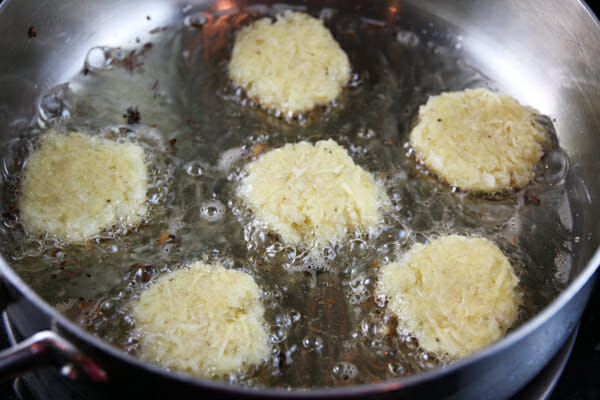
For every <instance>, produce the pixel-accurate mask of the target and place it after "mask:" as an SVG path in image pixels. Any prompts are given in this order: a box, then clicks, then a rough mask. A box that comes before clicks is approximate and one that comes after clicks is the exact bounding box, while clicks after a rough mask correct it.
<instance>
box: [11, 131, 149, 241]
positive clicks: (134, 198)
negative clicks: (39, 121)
mask: <svg viewBox="0 0 600 400" xmlns="http://www.w3.org/2000/svg"><path fill="white" fill-rule="evenodd" d="M147 176H148V172H147V167H146V163H145V160H144V150H143V149H142V148H141V147H140V146H138V145H136V144H133V143H117V142H114V141H112V140H108V139H104V138H99V137H91V136H88V135H83V134H80V133H71V134H68V135H65V134H59V133H57V132H54V131H50V132H48V133H46V134H44V135H43V136H42V137H41V145H40V147H39V148H38V149H36V150H35V151H33V152H32V153H31V155H30V156H29V158H28V159H27V163H26V165H25V169H24V171H23V180H22V184H21V191H22V195H21V197H20V199H19V209H20V215H21V218H22V220H23V224H24V225H25V227H26V228H27V229H28V230H30V231H33V232H36V233H40V234H46V233H49V234H52V235H55V236H57V237H60V238H62V239H63V240H65V241H67V242H72V243H76V242H82V241H85V240H87V239H89V238H91V237H93V236H94V235H96V234H98V233H100V232H101V231H102V230H103V229H106V228H109V227H111V226H113V225H117V224H119V225H122V226H132V225H135V224H138V223H139V222H141V220H142V218H143V217H144V216H145V215H146V213H147V208H146V196H147V190H148V182H147V181H148V177H147Z"/></svg>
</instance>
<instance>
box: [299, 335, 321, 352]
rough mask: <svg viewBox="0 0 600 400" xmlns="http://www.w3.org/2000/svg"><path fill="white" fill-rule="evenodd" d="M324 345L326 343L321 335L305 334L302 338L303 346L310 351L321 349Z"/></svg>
mask: <svg viewBox="0 0 600 400" xmlns="http://www.w3.org/2000/svg"><path fill="white" fill-rule="evenodd" d="M324 346H325V343H324V341H323V338H321V337H320V336H305V337H304V338H303V339H302V347H304V348H305V349H306V350H308V351H320V350H321V349H323V347H324Z"/></svg>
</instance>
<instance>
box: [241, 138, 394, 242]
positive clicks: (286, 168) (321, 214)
mask: <svg viewBox="0 0 600 400" xmlns="http://www.w3.org/2000/svg"><path fill="white" fill-rule="evenodd" d="M246 170H247V173H248V175H247V176H246V177H245V178H244V179H243V180H242V184H241V187H240V190H239V192H240V195H241V197H242V198H243V199H244V200H245V201H246V203H247V204H248V206H249V208H250V209H251V210H252V211H253V212H254V214H255V216H256V218H257V219H258V220H259V221H260V222H262V223H266V224H267V225H268V226H269V227H271V228H272V229H274V230H275V231H276V232H277V233H279V235H281V237H282V239H283V240H284V241H286V242H290V243H294V244H299V243H305V244H307V245H317V246H319V245H325V244H327V243H333V242H337V241H339V240H342V239H344V238H345V237H346V235H347V233H348V231H349V230H353V229H366V230H369V229H370V230H373V229H375V228H376V227H377V225H378V224H379V223H380V222H381V220H382V216H381V213H380V211H379V204H382V201H383V200H382V199H383V193H384V191H383V188H382V187H381V185H379V184H377V183H376V182H375V180H374V179H373V177H372V176H371V175H370V174H369V173H368V172H366V171H365V170H363V169H362V168H361V167H359V166H357V165H356V164H355V163H354V161H353V160H352V158H351V157H350V156H349V155H348V153H347V152H346V150H345V149H344V148H343V147H342V146H340V145H339V144H337V143H336V142H334V141H333V140H322V141H319V142H317V143H316V144H314V145H313V144H311V143H308V142H299V143H296V144H287V145H285V146H284V147H282V148H279V149H275V150H272V151H270V152H268V153H266V154H264V155H262V156H261V157H260V158H259V159H257V160H255V161H253V162H251V163H250V164H248V165H247V167H246Z"/></svg>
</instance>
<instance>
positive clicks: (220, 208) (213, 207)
mask: <svg viewBox="0 0 600 400" xmlns="http://www.w3.org/2000/svg"><path fill="white" fill-rule="evenodd" d="M224 215H225V206H224V205H223V203H221V202H220V201H217V200H211V201H207V202H206V203H204V204H202V206H201V207H200V216H202V218H204V219H205V220H207V221H209V222H216V221H218V220H220V219H221V218H223V216H224Z"/></svg>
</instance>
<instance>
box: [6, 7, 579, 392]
mask: <svg viewBox="0 0 600 400" xmlns="http://www.w3.org/2000/svg"><path fill="white" fill-rule="evenodd" d="M190 11H191V10H190ZM276 11H277V8H270V7H266V6H262V7H254V8H253V9H252V10H251V11H232V12H225V13H223V12H221V13H219V14H212V13H207V12H199V13H193V12H190V13H189V14H188V15H187V16H186V17H185V18H184V19H183V20H182V22H181V23H179V24H174V25H172V26H167V27H164V28H162V29H160V30H158V31H157V33H154V34H153V35H152V42H148V43H140V44H139V45H138V46H137V47H135V48H128V49H124V48H109V47H96V48H93V49H90V51H89V52H88V56H87V58H86V60H82V66H83V67H82V72H81V73H80V74H79V75H77V76H75V77H73V79H72V80H71V81H70V82H68V83H66V84H63V85H60V86H58V87H56V88H54V89H52V90H50V91H48V92H47V93H46V94H45V95H44V96H43V97H42V101H41V103H40V110H39V113H38V116H37V119H36V121H35V123H34V124H33V126H32V127H31V129H29V130H27V131H25V132H23V133H22V135H21V136H19V137H18V138H15V139H12V140H11V141H9V142H8V143H7V145H6V146H4V149H5V150H4V153H3V154H2V162H3V163H2V174H3V177H4V182H5V183H4V189H5V190H4V193H3V196H4V199H3V210H2V211H3V213H2V224H1V225H0V243H1V246H2V251H3V253H4V255H5V257H7V259H8V260H9V261H10V263H11V265H12V267H13V268H14V269H15V270H16V271H17V272H18V273H19V274H20V276H21V277H22V278H23V279H24V280H25V282H26V283H27V284H29V285H30V286H31V287H32V288H34V289H35V290H36V291H37V292H38V293H39V294H40V295H41V296H42V297H43V298H44V299H45V300H46V301H48V302H49V303H50V304H52V305H55V306H56V307H57V308H58V309H59V310H60V311H61V312H62V313H64V314H65V315H66V316H68V317H69V318H71V319H72V320H73V321H76V322H77V323H79V324H80V325H81V326H82V327H84V328H85V329H86V330H88V331H89V332H91V333H92V334H94V335H97V336H99V337H101V338H102V339H103V340H105V341H107V342H108V343H111V344H112V345H114V346H116V347H118V348H120V349H122V350H123V351H125V352H128V353H130V354H133V355H136V354H138V352H139V337H137V336H136V333H135V330H134V326H135V321H134V318H133V315H132V312H131V304H132V302H133V301H135V300H136V299H137V298H138V296H139V294H140V292H141V291H143V290H144V289H145V288H146V287H148V286H149V285H151V284H152V282H153V281H154V280H155V279H156V277H158V276H160V275H162V274H165V273H169V272H170V271H172V270H174V269H176V268H181V267H185V265H187V264H189V263H191V261H192V260H196V259H200V260H203V261H205V262H219V263H221V264H223V265H225V266H226V267H228V268H235V269H238V270H241V271H244V272H246V273H248V274H250V275H251V276H252V277H253V278H254V279H255V280H256V281H257V283H258V284H259V286H260V287H261V288H262V290H263V295H264V296H263V301H264V304H265V308H266V314H265V320H266V323H267V325H268V332H269V341H270V344H271V346H272V349H273V351H272V357H271V358H270V359H269V360H268V362H266V363H265V364H264V365H260V366H258V367H256V368H251V369H250V370H248V371H245V372H240V373H232V374H229V375H227V376H223V377H220V379H223V380H226V381H228V382H231V383H236V384H241V385H258V386H273V387H281V388H312V387H328V386H340V385H353V384H360V383H366V382H377V381H382V380H386V379H392V378H396V377H400V376H406V375H410V374H413V373H418V372H421V371H426V370H430V369H432V368H436V367H439V366H441V365H444V364H446V363H448V362H450V361H451V360H445V359H439V358H436V357H434V356H433V355H431V354H427V353H425V352H423V351H422V350H421V349H420V348H419V346H418V341H417V340H416V339H415V338H414V337H412V336H411V335H410V332H406V331H405V330H403V328H402V322H401V320H399V319H398V318H397V317H396V316H394V315H390V314H389V313H387V312H386V310H385V308H384V303H385V299H380V298H375V297H374V289H375V286H376V283H377V278H378V274H379V269H380V267H381V266H383V265H385V264H386V263H388V262H390V261H392V260H394V259H396V258H397V257H398V256H399V255H400V254H402V253H403V252H405V251H406V250H407V249H409V248H410V246H412V245H413V244H415V243H424V242H427V241H429V240H431V239H432V238H435V237H438V236H441V235H443V234H449V233H462V234H467V235H479V236H484V237H488V238H490V239H492V240H493V241H494V242H495V243H496V244H497V245H498V246H499V247H500V248H501V249H502V250H503V252H504V253H505V254H506V255H507V257H508V258H509V259H510V261H511V263H512V265H513V266H514V268H515V271H516V274H517V275H518V277H519V279H520V284H519V291H520V294H521V296H522V298H523V300H524V301H523V306H522V308H521V314H520V319H519V321H518V322H517V323H516V325H515V327H516V326H518V325H519V324H521V323H523V322H524V321H526V320H527V319H529V318H530V317H531V316H533V315H534V314H536V313H537V312H538V311H539V310H540V309H541V308H542V307H543V306H545V305H546V304H548V303H549V302H550V301H551V300H552V299H553V298H554V297H555V296H556V295H557V294H558V293H559V292H560V290H561V289H562V288H564V286H565V285H566V283H567V281H568V273H569V272H568V271H569V268H570V263H571V257H572V253H571V249H572V240H573V239H572V233H571V225H572V221H571V218H570V209H569V203H568V198H567V196H566V193H565V190H564V180H565V176H566V174H567V170H568V159H567V157H566V155H565V154H564V153H563V152H562V151H561V150H560V149H559V148H558V147H557V146H556V148H554V149H550V150H549V151H548V153H547V154H546V156H545V157H544V159H543V160H542V162H541V163H540V167H539V171H538V174H537V177H536V180H535V181H534V182H532V183H531V184H530V185H529V186H528V187H527V188H525V189H523V190H521V191H519V192H516V193H511V194H505V195H503V196H500V197H497V198H481V197H477V196H473V195H469V194H467V193H460V192H458V191H456V190H454V189H453V188H451V187H448V186H447V185H445V184H444V183H441V182H439V181H438V180H437V179H436V178H435V177H434V176H431V175H429V174H428V173H427V171H426V170H424V169H423V168H421V167H420V166H418V165H415V162H414V159H413V157H412V155H411V150H410V147H408V145H407V138H408V132H409V129H410V127H411V124H412V123H413V122H414V117H415V115H416V113H417V110H418V107H419V105H421V104H424V103H425V101H426V100H427V97H428V96H429V95H433V94H438V93H440V92H442V91H448V90H461V89H464V88H474V87H488V88H493V87H494V82H491V81H489V79H487V78H486V77H485V76H484V75H483V74H482V73H481V72H479V71H477V70H476V69H474V68H471V67H470V66H469V64H468V62H466V61H465V60H464V59H462V58H461V46H460V40H459V39H458V38H457V37H455V36H453V35H446V36H443V37H441V36H439V37H436V36H435V35H433V36H432V35H431V32H429V31H427V32H425V31H417V30H413V29H412V28H411V26H410V25H408V22H406V21H402V20H400V21H396V22H395V23H384V22H382V21H376V20H368V19H365V18H362V17H360V16H356V15H352V14H344V13H342V12H337V11H335V10H330V9H326V10H317V11H316V13H315V15H321V16H322V17H323V18H325V23H326V25H327V26H328V28H329V29H330V30H331V31H332V33H333V35H334V37H335V38H336V39H337V40H338V42H339V43H340V45H341V47H342V48H343V49H344V50H345V51H346V52H347V53H348V55H349V57H350V60H351V63H352V66H353V74H354V76H353V80H352V83H351V84H350V85H348V87H346V88H345V89H344V92H343V94H342V95H341V96H340V98H338V99H337V100H336V103H335V104H333V105H332V106H330V107H324V108H319V109H317V110H315V111H313V112H311V113H310V114H308V115H302V116H300V117H299V119H293V120H285V119H282V118H278V116H277V115H272V114H269V113H268V112H267V111H266V110H262V109H260V108H259V107H257V106H255V105H253V104H251V102H249V101H248V100H247V99H246V98H245V97H244V95H243V93H242V92H241V91H239V90H237V88H235V87H234V86H233V85H232V84H231V83H230V82H229V81H228V78H227V62H228V57H229V54H230V51H231V48H232V45H233V38H234V33H235V31H236V30H237V29H238V28H239V27H240V26H242V25H245V24H248V23H249V22H251V21H253V20H255V19H257V18H259V17H262V16H264V14H271V15H272V14H273V13H275V12H276ZM279 11H280V10H279ZM407 21H408V19H407ZM428 26H429V27H430V28H429V30H435V29H433V28H432V25H431V24H430V25H428ZM532 106H534V107H535V105H534V104H533V105H532ZM134 111H135V113H134ZM136 113H137V114H136ZM49 128H53V129H58V130H60V131H69V130H79V131H85V132H94V133H96V134H100V135H105V136H109V137H112V138H113V139H116V140H123V141H134V142H136V143H140V144H142V145H143V146H144V149H145V150H146V154H147V162H148V165H149V167H150V170H151V171H152V173H151V176H152V177H153V178H152V179H153V180H152V182H151V190H150V192H149V200H148V201H149V203H150V210H151V215H150V217H149V218H148V219H147V220H146V221H145V222H144V223H143V224H141V225H140V226H138V227H127V228H126V229H114V230H108V231H106V232H104V233H103V234H102V235H100V236H99V237H98V238H97V239H95V240H92V241H89V242H88V243H87V244H86V245H85V246H75V245H67V244H64V243H60V242H58V241H56V240H54V239H52V238H50V237H44V238H40V237H34V236H31V235H28V234H27V233H26V232H25V231H24V230H23V228H22V226H21V224H20V221H19V216H18V210H16V208H15V204H16V199H17V198H18V195H19V192H18V182H19V179H20V172H21V170H22V167H23V165H24V162H25V160H26V157H27V154H28V153H29V152H30V151H31V148H32V146H34V145H35V140H36V139H35V138H36V137H37V136H38V135H39V134H40V132H43V131H44V130H46V129H49ZM549 129H551V124H549ZM328 138H331V139H334V140H335V141H336V142H338V143H339V144H341V145H342V146H344V147H345V148H346V149H347V150H348V152H349V154H350V155H351V157H352V158H353V160H354V161H355V162H356V163H357V164H358V165H360V166H361V167H363V168H364V169H366V170H368V171H370V172H372V173H373V174H374V175H375V177H376V179H377V180H379V181H380V182H382V183H383V185H384V186H385V188H386V191H387V196H388V198H389V202H390V206H389V208H388V209H387V210H385V216H384V222H383V224H382V226H381V229H380V232H379V233H378V234H377V235H373V234H366V233H361V232H349V233H348V238H347V240H346V241H345V242H344V243H341V244H336V245H331V246H328V247H325V248H322V249H318V251H315V250H314V249H306V248H303V247H302V246H290V245H289V244H286V243H284V242H282V241H281V239H280V238H279V237H278V236H277V235H276V234H275V233H273V232H271V231H269V230H268V229H267V228H266V227H264V226H261V225H260V224H258V223H257V222H256V221H255V220H254V218H253V215H252V214H251V213H250V212H249V211H248V209H247V208H246V207H245V205H244V204H243V203H242V202H241V200H240V199H239V198H238V196H237V195H236V191H237V188H238V186H239V183H240V179H241V177H242V176H243V174H244V166H245V165H246V164H247V163H248V162H250V161H251V160H253V159H254V158H255V157H258V156H260V154H262V153H264V152H266V151H268V150H270V149H273V148H277V147H281V146H283V145H284V144H286V143H290V142H298V141H301V140H309V141H313V142H314V141H317V140H322V139H328ZM223 295H227V294H226V293H224V294H223Z"/></svg>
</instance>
